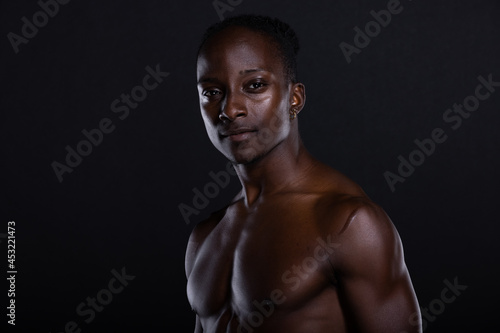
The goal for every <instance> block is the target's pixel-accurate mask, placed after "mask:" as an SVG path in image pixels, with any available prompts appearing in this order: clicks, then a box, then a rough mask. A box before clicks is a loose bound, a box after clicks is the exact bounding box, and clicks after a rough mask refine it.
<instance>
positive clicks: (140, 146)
mask: <svg viewBox="0 0 500 333" xmlns="http://www.w3.org/2000/svg"><path fill="white" fill-rule="evenodd" d="M47 2H48V3H54V1H47ZM61 2H62V3H64V1H62V0H61ZM42 3H44V0H42ZM220 3H222V4H225V6H226V7H224V8H225V11H224V12H223V13H222V15H224V16H227V15H230V14H242V13H258V14H265V15H270V16H276V17H279V18H280V19H282V20H284V21H286V22H288V23H289V24H290V25H292V27H293V28H294V29H295V30H296V32H297V33H298V35H299V38H300V39H301V46H302V48H301V53H300V56H299V78H300V80H301V81H302V82H304V83H305V85H306V91H307V103H306V107H305V109H304V110H303V111H302V113H301V114H300V116H299V123H300V131H301V134H302V137H303V139H304V142H305V144H306V146H307V147H308V148H309V150H310V151H311V152H312V153H313V154H314V155H316V156H317V157H318V158H320V159H321V160H323V161H324V162H326V163H328V164H329V165H331V166H333V167H334V168H337V169H338V170H340V171H342V172H344V173H345V174H347V175H348V176H349V177H351V178H352V179H354V180H355V181H356V182H358V183H359V184H360V185H361V186H362V187H363V188H364V189H365V191H366V192H367V194H368V195H369V196H370V197H371V198H372V199H373V200H374V201H376V202H377V203H379V204H380V205H381V206H382V207H384V209H385V210H386V211H387V213H388V214H389V215H390V217H391V218H392V220H393V222H394V224H395V225H396V227H397V228H398V230H399V232H400V235H401V238H402V240H403V244H404V249H405V255H406V260H407V264H408V267H409V270H410V273H411V276H412V279H413V282H414V286H415V289H416V292H417V295H418V298H419V301H420V305H421V306H422V307H425V308H428V309H429V310H427V313H428V315H427V318H426V319H425V320H426V322H427V327H426V332H485V331H488V332H492V331H493V330H494V329H495V330H496V331H497V332H498V328H497V327H498V323H497V317H498V316H497V312H498V306H497V304H498V299H499V296H500V295H499V288H498V287H497V285H498V283H497V281H498V271H499V270H498V259H499V258H498V253H499V245H498V244H499V242H498V231H499V228H498V227H497V223H498V213H496V212H495V211H496V207H497V206H498V194H497V193H498V192H497V188H498V186H499V177H498V176H497V170H496V169H497V168H498V166H499V158H498V155H497V154H498V147H499V143H500V141H499V139H500V136H499V134H498V126H499V116H498V113H499V111H500V109H499V106H500V87H497V88H495V87H490V89H491V91H488V90H487V88H480V90H479V91H480V93H481V94H483V95H486V94H487V93H488V92H489V95H488V97H484V98H483V99H484V100H481V101H479V105H475V104H474V103H475V101H477V100H475V99H474V97H472V98H470V97H468V96H471V95H474V94H475V90H476V86H478V84H480V81H479V80H478V77H480V76H482V77H483V78H484V79H486V80H488V77H489V76H491V80H493V81H495V82H498V81H500V66H499V65H500V46H499V45H500V43H499V42H500V20H499V17H500V16H499V15H500V4H499V2H498V1H493V0H489V1H487V0H484V1H452V0H447V1H434V2H430V1H423V0H413V1H412V0H401V3H400V5H399V6H396V7H394V8H396V9H394V11H397V12H398V13H397V14H392V17H391V21H390V22H389V23H388V24H384V25H386V26H385V27H380V29H379V30H380V31H378V28H377V25H375V24H373V23H372V24H368V28H369V29H372V30H369V34H371V35H372V37H371V38H370V41H369V43H368V41H367V40H364V41H363V40H362V38H358V40H356V41H355V40H354V39H355V34H356V31H355V30H354V28H355V27H359V28H360V29H362V30H365V25H366V24H367V23H369V22H370V21H374V16H373V15H372V14H371V11H372V10H374V11H375V12H379V11H380V10H383V9H386V8H387V6H388V4H389V7H391V6H392V5H394V4H396V2H394V0H392V1H386V0H381V1H378V0H377V1H361V0H359V1H347V0H345V1H314V2H313V1H311V2H306V1H286V2H285V1H276V0H274V1H264V0H256V1H249V0H243V1H241V0H231V1H230V0H222V1H219V6H222V5H220ZM231 4H232V5H231ZM396 5H397V4H396ZM47 8H48V9H47V10H48V11H52V16H53V17H49V16H48V15H45V16H44V14H40V13H38V14H37V12H39V11H40V10H42V9H41V5H40V4H39V3H37V2H36V1H2V2H1V8H0V16H1V19H0V24H1V32H2V34H3V36H4V37H2V38H3V42H2V43H1V47H2V49H1V55H2V73H1V82H2V98H1V101H0V103H1V105H0V107H1V132H0V142H1V148H2V150H1V159H2V160H1V167H2V170H1V193H2V197H1V198H0V207H1V209H2V211H1V213H2V215H1V220H0V225H1V227H0V237H1V238H0V241H2V243H1V245H0V247H1V249H2V250H1V252H2V253H3V254H2V255H1V258H2V259H1V262H2V265H1V267H2V271H3V273H2V274H3V276H6V275H7V273H6V272H7V270H8V268H7V266H6V265H5V266H4V264H7V258H6V257H7V239H6V237H7V231H8V230H7V227H8V221H15V223H16V224H15V236H16V262H15V265H16V269H17V275H16V283H15V284H16V296H15V301H16V326H15V331H18V332H35V331H36V332H63V331H65V326H66V325H68V327H69V329H68V330H67V331H68V332H70V331H72V329H71V325H72V324H71V323H69V322H71V321H74V322H75V323H76V325H78V327H79V328H80V329H81V331H82V332H152V331H155V332H156V331H165V332H189V331H192V330H193V327H194V325H193V324H194V316H193V313H192V312H191V311H190V308H189V305H188V303H187V300H186V294H185V286H186V279H185V275H184V250H185V246H186V243H187V239H188V236H189V234H190V231H191V230H192V228H193V227H194V225H195V224H196V223H197V222H199V221H200V220H201V219H203V218H204V217H205V216H207V215H208V214H209V213H210V212H211V211H213V210H215V209H217V208H218V207H220V206H222V205H223V204H224V203H225V202H227V200H229V199H230V198H231V196H232V195H234V193H235V192H236V191H237V190H238V188H239V184H238V181H237V178H236V177H232V178H231V181H230V184H229V186H226V187H224V188H220V189H219V190H220V191H219V193H218V195H217V196H215V197H214V198H209V200H208V201H209V204H208V206H207V207H204V208H202V209H199V213H198V215H191V216H189V218H188V222H189V223H186V219H184V218H183V216H182V215H181V213H180V211H179V205H180V204H182V203H184V204H185V205H188V206H193V198H194V197H195V194H194V192H193V189H199V190H201V191H203V189H204V186H205V185H206V184H208V183H210V182H211V181H212V178H211V176H210V172H216V173H217V172H220V171H221V170H224V169H225V167H226V161H225V160H224V159H223V157H222V156H221V155H220V154H219V153H218V152H217V151H216V150H215V149H214V148H213V147H212V146H211V144H210V142H209V140H208V138H207V136H206V133H205V129H204V125H203V122H202V120H201V117H200V115H199V109H198V97H197V91H196V87H195V52H196V50H197V46H198V42H199V40H200V37H201V34H202V33H203V31H204V29H205V28H206V27H207V26H208V25H209V24H211V23H214V22H216V21H218V20H219V19H220V16H219V15H218V13H217V10H216V9H215V7H214V3H213V2H212V1H184V2H183V1H153V0H148V1H120V2H118V1H114V2H104V1H71V2H69V3H65V4H60V5H59V8H58V12H57V13H55V11H56V10H55V7H54V6H52V7H50V6H49V7H47ZM221 8H222V7H221ZM391 8H392V7H391ZM230 9H231V10H232V11H230ZM222 10H223V9H220V11H222ZM33 15H35V18H34V17H33ZM23 17H26V20H24V21H23V19H22V18H23ZM33 19H35V21H36V23H37V24H38V25H39V26H40V27H38V28H37V29H38V31H37V32H36V34H35V32H34V30H33V27H31V30H30V27H29V23H26V22H33ZM386 19H387V18H386ZM23 25H27V27H25V28H24V33H25V34H26V35H27V36H29V38H26V39H24V40H22V39H21V38H25V37H23ZM35 28H36V27H35ZM11 33H12V34H11ZM14 34H15V35H16V36H14ZM342 42H345V43H348V44H350V45H353V46H356V44H355V42H357V43H358V45H359V46H363V47H362V48H361V47H359V48H358V51H357V53H356V52H355V53H352V54H351V56H350V60H351V61H350V63H348V62H347V60H346V57H345V56H344V54H343V52H342V49H341V47H340V45H341V43H342ZM363 43H365V44H368V45H362V44H363ZM343 45H345V44H343ZM16 48H17V49H18V50H17V51H18V52H17V53H16V50H15V49H16ZM148 66H149V67H150V69H149V71H154V70H159V71H161V72H168V73H169V74H168V76H167V75H166V74H160V76H158V81H162V82H156V83H158V84H157V85H156V84H154V83H155V81H154V80H153V79H147V80H146V84H147V85H148V87H150V88H151V90H145V89H144V88H141V86H142V85H143V79H144V78H145V76H146V75H147V74H148V70H146V68H147V67H148ZM153 86H154V88H152V87H153ZM494 89H495V91H493V90H494ZM122 93H124V94H131V93H133V94H134V96H135V97H136V99H137V100H140V102H138V103H137V105H136V104H133V103H135V102H134V101H133V100H131V101H130V105H131V106H130V107H128V108H129V111H130V113H129V114H128V116H127V117H124V115H125V113H124V112H125V111H123V110H124V105H126V104H124V103H125V102H119V104H115V111H116V108H117V107H122V109H121V111H120V112H113V109H112V107H111V104H112V103H113V101H115V100H116V99H120V98H121V94H122ZM146 94H147V96H146ZM464 100H466V103H469V104H468V108H469V109H472V110H475V109H476V108H477V110H475V111H471V112H470V116H468V118H464V119H463V121H462V122H461V124H460V126H458V123H456V122H455V121H453V122H450V121H451V120H450V121H448V122H447V121H445V120H444V119H443V115H446V112H447V110H448V109H449V108H452V107H453V105H454V103H457V104H462V103H464ZM117 103H118V102H117ZM132 106H133V107H132ZM467 112H468V111H467ZM464 114H466V115H469V113H464ZM120 116H122V118H123V119H120ZM455 116H456V115H455ZM103 119H104V120H103ZM106 119H109V120H106ZM103 121H104V123H105V124H104V125H103V127H104V129H107V131H108V132H109V131H110V130H111V128H112V129H113V130H112V132H110V133H104V134H103V135H102V139H100V138H99V135H97V134H95V133H96V132H95V131H94V132H91V133H94V134H95V136H94V141H95V140H98V141H96V142H97V143H98V145H96V146H93V148H92V151H91V152H90V153H89V150H88V149H89V146H86V145H85V143H81V144H80V146H79V147H80V150H81V151H82V152H83V153H84V154H87V156H84V157H83V158H82V160H81V161H80V164H78V165H76V163H77V162H78V161H77V160H75V157H73V160H72V163H74V164H73V165H76V166H74V167H73V168H72V169H73V171H72V172H71V173H69V172H63V171H61V172H63V175H62V182H60V181H59V180H58V177H57V176H56V172H55V171H54V169H53V166H52V164H53V163H54V161H56V162H58V163H61V164H60V165H59V167H61V165H63V164H66V162H65V158H66V154H67V150H66V148H65V147H66V146H70V147H71V148H72V149H77V148H78V147H77V146H78V144H79V143H80V142H81V141H82V140H85V135H84V134H83V133H82V130H87V131H91V130H92V129H95V128H98V127H99V126H100V124H101V125H102V122H103ZM106 121H107V122H108V123H107V124H106ZM452 125H453V126H455V129H453V128H452ZM436 128H441V129H442V130H443V132H444V135H446V137H447V139H446V141H445V142H442V143H438V144H436V145H435V148H434V151H433V153H432V154H429V155H430V156H425V155H422V154H420V155H419V153H413V155H412V158H413V162H415V163H416V164H420V165H418V166H417V167H414V170H413V172H412V173H411V175H408V174H407V176H408V177H405V181H404V182H397V183H395V186H394V189H395V190H394V191H392V190H391V188H390V186H389V185H388V182H387V180H386V179H385V177H384V173H385V172H386V171H389V172H392V173H394V174H397V173H398V165H399V164H400V160H398V156H400V155H401V156H402V157H403V158H405V159H409V158H410V156H409V155H410V154H412V152H413V151H414V150H415V149H417V145H416V144H415V142H414V141H415V140H424V139H426V138H429V137H431V133H432V131H433V130H435V129H436ZM99 141H101V142H99ZM427 147H428V148H429V147H430V145H428V146H427ZM422 156H424V158H425V160H423V159H422ZM419 158H420V159H419ZM70 162H71V161H70ZM403 169H404V168H403ZM403 169H402V170H401V171H402V172H407V173H410V171H409V170H403ZM400 180H401V179H400ZM198 204H201V201H199V202H198ZM112 270H115V274H120V273H123V272H122V270H124V272H125V274H126V275H128V276H129V277H128V279H129V280H128V281H125V282H124V284H127V285H126V286H124V287H123V288H119V285H120V283H119V282H118V280H117V281H115V280H113V276H114V275H113V272H112ZM130 276H135V278H134V279H132V278H131V277H130ZM445 280H447V281H448V283H451V284H453V283H457V284H460V285H466V286H467V288H466V289H465V290H463V288H464V287H462V290H457V291H456V294H455V297H454V298H452V300H450V298H449V297H451V296H453V294H450V293H445V296H446V297H447V298H446V300H447V301H446V302H445V301H444V299H443V298H442V292H443V290H445V288H447V283H446V282H444V281H445ZM5 281H6V280H4V284H2V288H3V290H2V291H1V292H0V294H1V295H2V298H1V308H2V309H3V310H2V316H1V318H2V325H4V324H6V322H7V320H8V319H9V318H8V317H7V316H6V315H5V314H6V311H8V310H6V307H7V306H8V304H9V303H8V302H9V300H10V298H9V297H8V296H7V291H8V289H9V285H8V284H7V283H6V282H5ZM110 282H111V286H109V283H110ZM110 288H111V289H112V290H113V291H114V293H113V292H112V291H109V290H110ZM117 288H118V289H117ZM96 296H98V297H99V299H100V300H101V301H102V302H104V303H105V304H106V305H104V306H103V308H102V309H101V308H100V310H102V311H100V312H98V311H96V312H95V316H94V317H91V315H90V312H89V311H88V309H89V308H90V307H89V306H87V305H86V302H87V297H90V298H92V297H94V298H95V297H96ZM110 297H111V298H110ZM82 302H83V303H84V304H83V305H82V307H80V310H81V311H87V312H86V314H85V315H80V314H79V313H78V312H77V307H78V306H79V305H80V304H81V303H82ZM85 320H87V321H88V323H87V322H85ZM67 323H69V324H67ZM8 326H9V327H11V328H12V326H11V325H8ZM74 331H75V332H76V331H77V330H76V329H75V330H74Z"/></svg>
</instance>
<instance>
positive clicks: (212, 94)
mask: <svg viewBox="0 0 500 333" xmlns="http://www.w3.org/2000/svg"><path fill="white" fill-rule="evenodd" d="M217 94H220V91H219V90H207V91H204V92H203V96H206V97H211V96H215V95H217Z"/></svg>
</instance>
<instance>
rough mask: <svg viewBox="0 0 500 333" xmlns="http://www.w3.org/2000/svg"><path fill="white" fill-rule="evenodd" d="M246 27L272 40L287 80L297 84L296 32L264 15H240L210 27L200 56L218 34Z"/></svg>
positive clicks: (297, 48)
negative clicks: (230, 29)
mask: <svg viewBox="0 0 500 333" xmlns="http://www.w3.org/2000/svg"><path fill="white" fill-rule="evenodd" d="M235 26H238V27H245V28H248V29H250V30H253V31H255V32H258V33H262V34H265V35H267V36H269V37H271V38H272V40H273V41H274V42H275V44H276V47H277V48H278V51H279V55H280V58H281V61H282V63H283V66H284V70H285V77H286V79H287V80H289V81H291V82H293V83H296V82H297V54H298V52H299V49H300V46H299V39H298V37H297V35H296V34H295V31H293V29H292V28H291V27H290V26H289V25H288V24H286V23H285V22H283V21H280V20H279V19H277V18H271V17H268V16H262V15H252V14H245V15H238V16H232V17H227V18H226V19H224V20H223V21H221V22H218V23H215V24H213V25H211V26H210V27H208V29H207V30H206V31H205V34H204V35H203V37H202V40H201V43H200V46H199V48H198V55H199V54H200V52H201V49H202V48H203V45H204V44H205V42H206V41H207V40H208V39H209V38H210V37H212V36H214V35H216V34H217V33H219V32H221V31H222V30H225V29H227V28H229V27H235Z"/></svg>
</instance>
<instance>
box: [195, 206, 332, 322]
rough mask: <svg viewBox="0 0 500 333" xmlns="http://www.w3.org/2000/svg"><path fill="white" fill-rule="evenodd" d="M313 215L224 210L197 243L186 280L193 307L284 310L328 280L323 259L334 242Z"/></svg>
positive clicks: (211, 311)
mask: <svg viewBox="0 0 500 333" xmlns="http://www.w3.org/2000/svg"><path fill="white" fill-rule="evenodd" d="M306 208H307V207H306ZM315 219H317V216H315V213H314V210H311V209H298V210H297V209H286V207H284V206H283V205H277V206H276V207H274V208H273V207H266V209H262V210H260V211H258V212H256V213H254V214H248V215H241V214H240V215H238V214H233V213H232V212H228V214H226V216H225V217H224V218H223V219H222V220H221V221H220V222H219V223H218V224H217V226H216V227H215V228H214V230H213V231H212V232H211V233H210V234H209V235H208V236H207V237H206V239H205V240H204V241H203V243H202V244H199V248H198V252H197V256H196V260H195V264H194V266H193V271H192V273H191V275H190V278H189V280H188V296H189V298H190V301H191V304H192V305H193V306H194V308H195V310H196V311H197V312H198V313H199V314H200V315H202V316H214V315H217V312H218V311H221V309H225V308H227V306H228V304H230V306H231V308H232V311H234V312H235V313H237V314H238V316H241V317H244V316H245V315H247V314H248V313H250V312H252V311H255V308H256V307H259V305H263V304H264V305H266V304H267V306H268V309H270V308H271V307H272V308H273V310H283V311H285V312H288V311H290V310H292V309H293V308H296V307H300V306H302V304H304V303H306V302H307V301H308V300H309V299H310V298H312V297H314V295H317V294H318V293H320V292H321V290H322V289H324V288H327V287H328V286H329V285H331V280H330V279H329V278H330V276H331V275H330V273H331V265H330V263H329V258H330V257H331V255H332V254H333V252H334V251H335V250H336V249H337V248H338V244H336V243H335V242H334V239H333V238H332V237H331V235H327V234H325V233H324V232H323V230H321V227H320V224H318V223H317V221H316V220H315Z"/></svg>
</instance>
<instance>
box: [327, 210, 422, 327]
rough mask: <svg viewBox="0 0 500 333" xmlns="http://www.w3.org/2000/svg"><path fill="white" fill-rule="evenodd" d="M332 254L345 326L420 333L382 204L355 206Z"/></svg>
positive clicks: (400, 251) (414, 305)
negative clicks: (345, 321) (344, 316)
mask: <svg viewBox="0 0 500 333" xmlns="http://www.w3.org/2000/svg"><path fill="white" fill-rule="evenodd" d="M338 241H339V242H340V244H341V246H340V247H339V248H338V249H337V252H336V253H335V254H334V257H333V258H332V261H333V265H334V267H335V273H336V276H337V279H338V282H339V285H338V290H339V299H340V302H341V305H342V307H343V309H344V312H345V314H346V320H347V324H348V328H350V329H352V330H354V331H355V332H370V333H371V332H373V333H375V332H381V333H391V332H394V333H400V332H403V331H406V332H421V323H420V311H419V307H418V302H417V299H416V296H415V292H414V289H413V286H412V283H411V280H410V276H409V274H408V271H407V268H406V265H405V262H404V255H403V248H402V244H401V240H400V238H399V235H398V233H397V231H396V229H395V227H394V226H393V224H392V222H391V221H390V219H389V217H388V216H387V215H386V214H385V213H384V211H383V210H382V209H380V208H379V207H377V206H376V205H373V204H365V205H363V206H362V207H359V208H357V209H356V210H355V211H354V212H353V213H352V214H351V216H350V218H349V219H348V221H347V222H346V225H345V226H344V228H343V230H342V232H341V233H340V236H339V238H338Z"/></svg>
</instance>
